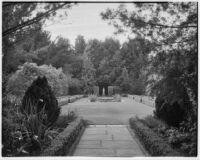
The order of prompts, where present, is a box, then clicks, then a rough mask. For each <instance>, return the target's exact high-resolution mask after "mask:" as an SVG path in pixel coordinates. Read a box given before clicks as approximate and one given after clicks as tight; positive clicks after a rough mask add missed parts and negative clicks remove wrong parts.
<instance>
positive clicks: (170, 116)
mask: <svg viewBox="0 0 200 160" xmlns="http://www.w3.org/2000/svg"><path fill="white" fill-rule="evenodd" d="M155 105H156V110H155V111H154V113H155V115H156V116H157V117H158V118H160V119H162V120H164V121H165V122H166V123H167V124H168V125H170V126H175V127H178V126H179V124H180V123H181V122H182V121H183V120H184V119H185V117H186V114H185V111H184V109H183V107H182V106H181V104H179V103H178V101H174V102H173V103H171V104H170V103H168V102H166V101H165V100H164V99H162V98H160V97H157V98H156V101H155Z"/></svg>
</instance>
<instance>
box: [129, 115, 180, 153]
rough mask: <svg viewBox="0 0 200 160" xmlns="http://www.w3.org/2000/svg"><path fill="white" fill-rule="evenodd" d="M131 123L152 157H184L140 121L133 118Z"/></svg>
mask: <svg viewBox="0 0 200 160" xmlns="http://www.w3.org/2000/svg"><path fill="white" fill-rule="evenodd" d="M129 123H130V126H131V128H132V129H134V131H135V133H136V134H137V136H138V137H139V139H140V141H141V142H142V144H143V145H144V147H145V148H146V150H147V151H148V152H149V154H150V155H151V156H182V155H181V154H180V153H179V152H177V151H175V150H174V149H172V147H171V146H170V145H169V144H167V143H166V142H165V141H164V140H163V139H162V138H161V137H159V136H158V135H157V134H156V133H155V132H153V130H151V129H150V128H149V127H148V126H146V125H144V124H143V123H142V122H141V121H140V120H139V119H137V118H131V119H130V120H129Z"/></svg>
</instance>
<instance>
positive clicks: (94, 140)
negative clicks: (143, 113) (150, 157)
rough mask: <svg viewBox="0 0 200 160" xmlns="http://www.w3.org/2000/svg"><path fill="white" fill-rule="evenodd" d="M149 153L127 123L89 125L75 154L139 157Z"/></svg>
mask: <svg viewBox="0 0 200 160" xmlns="http://www.w3.org/2000/svg"><path fill="white" fill-rule="evenodd" d="M146 155H147V154H146V153H145V151H144V150H143V148H142V147H141V145H140V144H139V142H137V138H135V135H134V133H133V132H131V134H130V132H129V130H128V128H127V126H125V125H89V126H88V127H87V128H86V130H85V132H84V134H83V136H82V137H81V139H80V142H79V144H78V145H77V146H76V150H75V152H74V156H88V157H90V156H92V157H138V156H146Z"/></svg>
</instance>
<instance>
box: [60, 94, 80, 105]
mask: <svg viewBox="0 0 200 160" xmlns="http://www.w3.org/2000/svg"><path fill="white" fill-rule="evenodd" d="M83 97H84V96H83V95H76V96H71V97H68V96H67V97H66V98H62V99H59V98H58V105H59V106H63V105H65V104H68V103H73V102H75V101H77V100H79V99H81V98H83Z"/></svg>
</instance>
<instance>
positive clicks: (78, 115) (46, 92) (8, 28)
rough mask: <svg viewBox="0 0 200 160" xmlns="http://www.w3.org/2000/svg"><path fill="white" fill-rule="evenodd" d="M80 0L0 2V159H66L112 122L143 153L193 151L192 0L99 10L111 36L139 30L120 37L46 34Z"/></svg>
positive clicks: (195, 82) (195, 95) (194, 61)
mask: <svg viewBox="0 0 200 160" xmlns="http://www.w3.org/2000/svg"><path fill="white" fill-rule="evenodd" d="M76 5H80V6H81V5H82V3H64V2H63V3H61V2H59V3H58V2H57V3H47V2H46V3H44V2H43V3H41V2H40V3H39V2H31V3H25V2H16V3H14V2H3V3H2V8H3V9H2V17H3V18H2V124H1V125H2V156H3V157H18V156H19V157H21V156H72V155H73V153H74V151H75V149H76V146H77V144H78V143H79V141H80V139H81V137H82V136H83V134H84V131H85V129H86V128H87V127H88V126H90V125H94V126H95V125H99V124H100V125H105V126H104V127H105V128H104V129H105V133H107V132H109V130H106V129H107V128H106V125H110V126H109V127H110V128H112V125H113V124H114V125H119V126H120V125H123V127H124V126H128V128H130V133H131V132H133V134H135V137H136V139H138V141H139V143H141V145H142V147H143V148H144V150H146V152H147V153H148V154H147V156H178V157H180V156H181V157H182V156H184V157H185V156H187V157H196V156H197V126H198V43H197V39H198V32H197V28H198V23H197V22H198V11H197V3H195V2H173V3H172V2H168V3H133V4H131V5H133V6H134V9H133V10H130V9H127V8H126V7H125V5H123V4H119V6H118V7H117V8H116V9H112V8H108V9H107V10H102V12H101V14H100V15H99V16H100V17H101V19H102V21H103V22H104V23H109V24H110V25H111V26H113V27H114V28H115V30H116V34H123V33H130V35H131V34H133V35H135V36H134V37H133V38H131V36H130V37H127V39H126V41H125V42H123V43H122V42H121V41H119V40H118V39H117V38H113V37H106V38H105V39H104V40H100V39H98V38H93V39H92V38H91V39H89V40H88V39H85V37H84V36H82V35H78V36H77V37H76V39H75V44H72V43H71V42H70V40H69V39H68V38H66V37H63V36H57V37H56V39H55V40H52V39H51V33H50V32H49V31H47V30H45V29H44V28H45V25H46V24H47V23H49V22H53V25H54V23H56V21H62V18H68V15H67V13H66V12H70V11H71V10H73V8H74V7H75V6H76ZM94 5H98V3H96V4H94ZM61 10H62V12H61ZM144 11H146V13H149V14H146V13H145V12H144ZM76 109H77V111H76ZM142 110H145V111H144V112H145V113H144V114H143V112H142ZM129 111H130V112H129ZM101 113H102V115H100V114H101ZM138 115H139V116H138ZM140 115H142V116H140ZM143 115H144V116H143ZM87 116H88V117H89V118H91V120H93V119H94V120H95V121H94V122H91V121H89V120H88V119H87ZM111 121H112V122H111ZM97 122H99V124H98V123H97ZM101 123H102V124H101ZM94 126H93V127H94ZM95 127H96V126H95ZM123 127H122V128H123ZM91 130H92V129H91ZM111 130H112V129H111ZM121 130H123V129H121ZM103 132H104V131H103ZM109 133H110V132H109ZM116 133H117V132H116ZM112 134H114V132H113V133H112ZM117 134H119V135H115V136H116V137H118V136H119V138H120V133H117ZM122 135H123V133H122ZM116 137H114V138H116ZM112 139H113V137H112ZM115 140H116V139H115ZM117 143H118V142H117Z"/></svg>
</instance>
